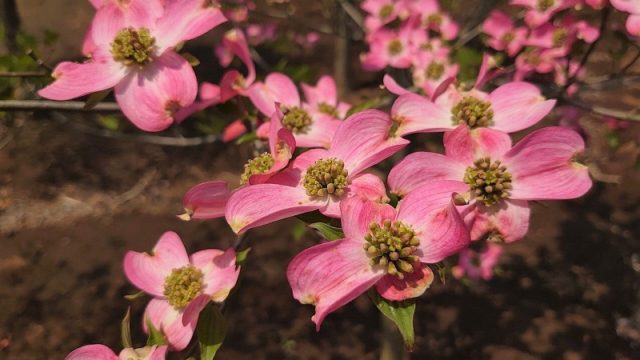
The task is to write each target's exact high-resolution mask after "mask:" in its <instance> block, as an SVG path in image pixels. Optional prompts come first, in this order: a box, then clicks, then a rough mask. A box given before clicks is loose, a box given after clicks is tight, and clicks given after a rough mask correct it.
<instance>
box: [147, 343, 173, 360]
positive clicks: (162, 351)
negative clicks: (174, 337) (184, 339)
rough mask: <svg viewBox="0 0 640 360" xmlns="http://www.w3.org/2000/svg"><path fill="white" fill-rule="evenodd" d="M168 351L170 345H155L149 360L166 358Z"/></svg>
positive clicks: (163, 359)
mask: <svg viewBox="0 0 640 360" xmlns="http://www.w3.org/2000/svg"><path fill="white" fill-rule="evenodd" d="M167 351H169V347H168V346H166V345H163V346H158V347H155V349H154V350H153V351H152V352H151V354H150V355H149V360H165V359H166V357H167Z"/></svg>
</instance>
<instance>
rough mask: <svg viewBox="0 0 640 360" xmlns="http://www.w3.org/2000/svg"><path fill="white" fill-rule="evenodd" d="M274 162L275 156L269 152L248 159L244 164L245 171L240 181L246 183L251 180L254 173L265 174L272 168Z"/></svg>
mask: <svg viewBox="0 0 640 360" xmlns="http://www.w3.org/2000/svg"><path fill="white" fill-rule="evenodd" d="M274 162H275V160H274V159H273V156H271V154H270V153H267V152H266V153H263V154H260V155H258V156H256V157H255V158H253V159H251V160H249V161H247V163H246V164H244V172H243V173H242V175H240V183H241V184H243V185H244V184H246V183H248V182H249V179H250V178H251V176H252V175H256V174H264V173H266V172H267V171H269V170H271V167H273V164H274Z"/></svg>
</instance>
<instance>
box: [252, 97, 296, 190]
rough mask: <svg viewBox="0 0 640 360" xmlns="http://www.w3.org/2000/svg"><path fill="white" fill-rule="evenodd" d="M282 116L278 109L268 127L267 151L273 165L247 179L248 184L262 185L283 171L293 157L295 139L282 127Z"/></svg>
mask: <svg viewBox="0 0 640 360" xmlns="http://www.w3.org/2000/svg"><path fill="white" fill-rule="evenodd" d="M282 117H283V114H282V112H281V111H280V109H278V108H276V111H275V112H274V113H273V115H271V122H270V125H269V128H268V130H269V150H270V152H271V156H273V159H274V164H273V166H272V167H271V169H270V170H269V171H267V172H266V173H263V174H255V175H252V176H251V177H250V178H249V184H251V185H255V184H264V183H265V182H267V181H268V180H269V179H270V178H271V177H272V176H273V175H274V174H276V173H277V172H278V171H280V170H282V169H284V168H285V167H286V166H287V164H289V160H291V157H292V156H293V152H294V151H295V149H296V139H295V138H294V137H293V134H292V133H291V131H289V130H288V129H285V128H283V127H282Z"/></svg>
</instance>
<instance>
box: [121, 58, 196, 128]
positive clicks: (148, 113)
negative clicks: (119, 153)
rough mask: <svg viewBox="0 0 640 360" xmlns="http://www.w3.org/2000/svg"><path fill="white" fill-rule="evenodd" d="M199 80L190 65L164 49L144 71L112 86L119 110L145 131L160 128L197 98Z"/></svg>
mask: <svg viewBox="0 0 640 360" xmlns="http://www.w3.org/2000/svg"><path fill="white" fill-rule="evenodd" d="M197 92H198V82H197V80H196V76H195V74H194V72H193V69H192V68H191V65H189V63H188V62H187V61H186V60H185V59H184V58H182V57H181V56H180V55H178V54H176V53H174V52H171V51H167V52H165V53H164V55H162V56H161V57H159V58H157V59H155V60H154V62H153V63H151V64H149V65H147V66H146V67H145V68H144V69H143V70H141V71H137V72H135V73H132V74H130V75H129V76H128V77H127V78H126V79H125V80H124V81H123V82H121V83H120V84H118V85H117V86H116V89H115V94H116V100H117V101H118V104H119V105H120V107H121V108H122V112H123V113H124V114H125V115H126V116H127V118H129V120H131V122H133V124H134V125H136V126H137V127H139V128H140V129H142V130H145V131H162V130H164V129H166V128H168V127H169V126H170V125H171V124H172V123H173V121H174V115H175V113H176V112H177V111H178V110H179V109H181V108H183V107H186V106H188V105H191V104H192V103H193V102H194V100H195V99H196V95H197Z"/></svg>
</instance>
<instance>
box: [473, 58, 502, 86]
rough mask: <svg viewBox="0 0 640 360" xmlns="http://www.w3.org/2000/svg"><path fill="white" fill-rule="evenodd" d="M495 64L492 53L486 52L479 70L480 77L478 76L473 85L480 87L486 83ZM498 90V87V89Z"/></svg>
mask: <svg viewBox="0 0 640 360" xmlns="http://www.w3.org/2000/svg"><path fill="white" fill-rule="evenodd" d="M494 66H495V61H493V58H492V57H491V55H489V54H487V53H485V54H483V55H482V63H481V64H480V70H479V71H478V77H477V78H476V83H475V85H473V87H474V88H475V89H479V88H481V87H482V85H484V83H485V82H487V80H488V74H489V70H491V68H492V67H494ZM496 90H497V89H496Z"/></svg>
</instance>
